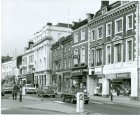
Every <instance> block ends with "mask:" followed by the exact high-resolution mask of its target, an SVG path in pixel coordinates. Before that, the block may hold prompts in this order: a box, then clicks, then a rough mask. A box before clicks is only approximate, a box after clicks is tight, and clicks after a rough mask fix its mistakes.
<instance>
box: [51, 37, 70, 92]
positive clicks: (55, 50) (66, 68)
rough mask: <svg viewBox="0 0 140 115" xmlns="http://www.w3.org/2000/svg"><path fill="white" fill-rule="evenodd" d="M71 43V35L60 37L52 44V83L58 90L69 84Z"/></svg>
mask: <svg viewBox="0 0 140 115" xmlns="http://www.w3.org/2000/svg"><path fill="white" fill-rule="evenodd" d="M71 43H72V36H71V35H69V36H66V37H62V38H60V39H59V40H58V41H57V42H56V43H54V44H53V45H52V48H51V50H52V84H53V85H57V87H58V91H62V90H64V88H65V89H67V88H69V87H70V86H71V61H72V56H71Z"/></svg>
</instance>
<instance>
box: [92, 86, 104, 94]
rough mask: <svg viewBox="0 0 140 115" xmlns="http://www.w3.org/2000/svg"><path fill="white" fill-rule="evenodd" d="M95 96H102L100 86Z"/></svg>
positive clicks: (95, 90)
mask: <svg viewBox="0 0 140 115" xmlns="http://www.w3.org/2000/svg"><path fill="white" fill-rule="evenodd" d="M94 96H102V93H101V87H99V86H98V87H96V88H95V89H94Z"/></svg>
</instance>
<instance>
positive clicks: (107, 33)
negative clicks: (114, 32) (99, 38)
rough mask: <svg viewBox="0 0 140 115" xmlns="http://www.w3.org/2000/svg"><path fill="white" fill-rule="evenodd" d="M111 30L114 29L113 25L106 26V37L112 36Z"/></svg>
mask: <svg viewBox="0 0 140 115" xmlns="http://www.w3.org/2000/svg"><path fill="white" fill-rule="evenodd" d="M111 29H112V24H111V23H107V24H106V37H108V36H111Z"/></svg>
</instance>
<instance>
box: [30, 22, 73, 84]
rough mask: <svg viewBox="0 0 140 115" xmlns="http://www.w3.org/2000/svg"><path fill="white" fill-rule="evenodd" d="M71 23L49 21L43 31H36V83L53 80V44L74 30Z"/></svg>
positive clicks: (46, 82)
mask: <svg viewBox="0 0 140 115" xmlns="http://www.w3.org/2000/svg"><path fill="white" fill-rule="evenodd" d="M69 27H70V25H69V24H64V23H58V24H57V25H52V23H47V25H46V26H44V27H43V28H42V30H41V31H39V32H37V33H35V37H34V39H33V40H34V45H33V50H34V59H35V60H34V63H35V74H34V79H35V84H39V85H50V82H51V45H52V44H53V43H55V42H56V41H58V39H59V38H61V37H62V36H67V35H69V34H70V33H71V32H72V30H71V29H70V28H69Z"/></svg>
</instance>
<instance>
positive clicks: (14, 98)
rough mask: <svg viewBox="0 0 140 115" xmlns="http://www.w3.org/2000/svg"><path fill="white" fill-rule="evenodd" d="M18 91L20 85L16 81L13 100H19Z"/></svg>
mask: <svg viewBox="0 0 140 115" xmlns="http://www.w3.org/2000/svg"><path fill="white" fill-rule="evenodd" d="M18 91H19V87H18V85H17V84H16V83H15V82H14V85H13V91H12V95H13V100H17V93H18Z"/></svg>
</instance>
